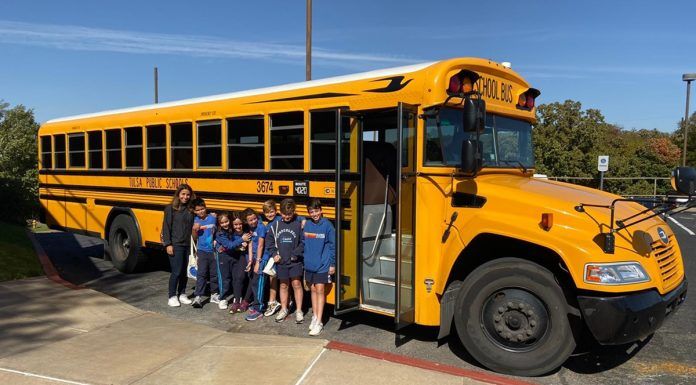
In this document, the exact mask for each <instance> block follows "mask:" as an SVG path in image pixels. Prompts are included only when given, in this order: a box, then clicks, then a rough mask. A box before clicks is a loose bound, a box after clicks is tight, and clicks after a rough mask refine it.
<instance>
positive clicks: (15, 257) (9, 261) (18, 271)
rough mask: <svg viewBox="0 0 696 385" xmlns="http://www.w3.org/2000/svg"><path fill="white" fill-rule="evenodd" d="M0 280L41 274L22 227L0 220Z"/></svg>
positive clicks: (39, 266) (32, 248) (39, 265)
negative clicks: (0, 267)
mask: <svg viewBox="0 0 696 385" xmlns="http://www.w3.org/2000/svg"><path fill="white" fill-rule="evenodd" d="M0 266H2V269H0V282H2V281H8V280H13V279H22V278H28V277H35V276H37V275H43V269H41V264H39V260H38V259H37V258H36V253H35V252H34V247H33V246H32V245H31V241H30V240H29V238H27V234H26V232H25V230H24V227H22V226H17V225H11V224H9V223H5V222H0Z"/></svg>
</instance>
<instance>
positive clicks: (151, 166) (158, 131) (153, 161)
mask: <svg viewBox="0 0 696 385" xmlns="http://www.w3.org/2000/svg"><path fill="white" fill-rule="evenodd" d="M146 130H147V169H148V170H164V169H166V168H167V126H165V125H164V124H158V125H154V126H147V127H146Z"/></svg>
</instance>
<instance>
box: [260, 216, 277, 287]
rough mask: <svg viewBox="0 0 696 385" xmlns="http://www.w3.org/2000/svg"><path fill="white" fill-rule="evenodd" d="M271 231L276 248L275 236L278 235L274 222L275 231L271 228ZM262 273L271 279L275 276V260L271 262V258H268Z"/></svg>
mask: <svg viewBox="0 0 696 385" xmlns="http://www.w3.org/2000/svg"><path fill="white" fill-rule="evenodd" d="M271 231H273V239H275V244H276V247H278V237H277V236H276V234H277V233H278V222H276V227H275V229H274V228H271ZM263 273H264V274H267V275H269V276H271V277H275V276H276V269H275V260H273V257H270V258H268V262H266V266H264V268H263Z"/></svg>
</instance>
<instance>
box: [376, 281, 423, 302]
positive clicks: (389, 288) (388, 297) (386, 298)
mask: <svg viewBox="0 0 696 385" xmlns="http://www.w3.org/2000/svg"><path fill="white" fill-rule="evenodd" d="M367 282H368V291H367V293H368V296H367V299H368V301H381V302H386V303H391V304H393V303H395V302H396V299H395V297H394V296H395V291H396V282H395V281H394V279H393V278H389V277H373V278H369V279H368V280H367ZM405 289H407V290H411V289H412V286H411V284H410V282H409V283H407V284H406V285H405Z"/></svg>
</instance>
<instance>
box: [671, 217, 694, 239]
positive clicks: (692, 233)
mask: <svg viewBox="0 0 696 385" xmlns="http://www.w3.org/2000/svg"><path fill="white" fill-rule="evenodd" d="M667 219H669V220H670V221H672V222H674V223H676V224H677V226H679V227H681V228H682V229H684V231H686V232H687V233H689V235H694V232H693V231H691V230H689V228H688V227H686V226H684V225H682V224H681V223H679V222H677V220H676V219H674V218H672V217H668V218H667Z"/></svg>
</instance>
